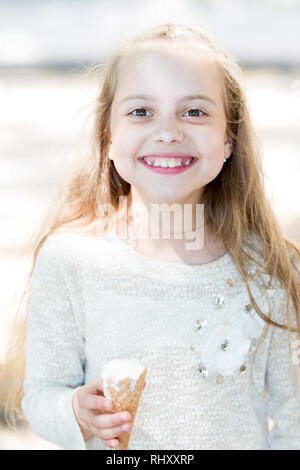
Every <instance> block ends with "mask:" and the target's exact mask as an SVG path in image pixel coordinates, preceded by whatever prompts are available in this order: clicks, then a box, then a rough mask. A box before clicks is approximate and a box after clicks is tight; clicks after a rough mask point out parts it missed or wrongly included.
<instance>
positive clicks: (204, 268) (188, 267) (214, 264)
mask: <svg viewBox="0 0 300 470" xmlns="http://www.w3.org/2000/svg"><path fill="white" fill-rule="evenodd" d="M106 233H107V235H108V237H111V238H112V239H113V240H115V241H116V242H117V243H118V245H119V246H120V248H121V249H123V250H124V251H125V252H127V254H129V255H131V256H133V257H134V258H135V259H136V260H137V261H140V262H143V263H146V264H147V265H148V266H149V267H150V266H152V267H154V268H159V269H163V268H167V269H171V270H178V271H182V272H208V271H211V272H213V271H215V270H218V271H219V270H222V269H224V268H226V267H229V266H231V264H232V257H231V255H230V253H229V252H226V253H225V254H224V255H222V256H221V257H220V258H217V259H216V260H214V261H210V262H208V263H202V264H185V263H176V262H174V263H173V262H171V261H165V260H160V259H157V258H153V257H150V256H147V255H143V254H142V253H139V252H138V251H136V250H135V249H134V248H132V247H131V246H130V245H128V244H127V243H126V242H125V241H124V240H122V238H120V237H119V236H118V234H117V233H116V231H115V230H114V228H111V229H110V230H109V231H108V232H106Z"/></svg>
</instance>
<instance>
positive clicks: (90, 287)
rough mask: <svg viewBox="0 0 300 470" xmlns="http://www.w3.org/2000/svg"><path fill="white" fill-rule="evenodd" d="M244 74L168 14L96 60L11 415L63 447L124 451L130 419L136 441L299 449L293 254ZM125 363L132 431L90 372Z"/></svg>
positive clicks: (31, 310) (44, 240) (42, 242)
mask: <svg viewBox="0 0 300 470" xmlns="http://www.w3.org/2000/svg"><path fill="white" fill-rule="evenodd" d="M242 82H243V76H242V73H241V70H240V68H239V67H238V65H237V64H236V63H235V61H234V59H233V58H232V57H231V56H230V55H229V54H227V53H226V52H224V51H223V50H222V49H221V48H219V47H217V46H216V44H215V43H214V42H213V41H212V39H210V38H209V37H208V35H207V34H206V33H204V32H203V31H200V30H198V29H195V28H190V27H187V26H184V25H178V24H162V25H158V26H156V27H154V28H152V29H151V30H148V31H145V32H144V33H143V34H140V35H138V36H137V37H134V38H133V39H132V40H131V41H129V42H128V43H126V44H125V45H124V47H123V48H122V49H120V50H119V51H117V52H116V53H115V54H114V56H113V57H112V58H111V59H110V60H109V61H108V63H107V64H106V65H105V68H104V69H103V75H102V77H101V86H100V90H99V96H98V98H97V105H96V109H95V121H94V122H95V128H94V142H93V151H92V152H90V153H88V154H87V157H86V158H85V159H84V160H83V161H81V162H80V163H79V164H78V166H77V167H76V168H74V169H73V171H72V173H71V174H70V179H69V180H68V181H67V182H66V183H65V188H64V190H63V193H62V194H63V197H62V200H61V202H60V204H59V205H58V208H57V210H56V212H55V214H54V216H52V217H51V218H50V219H49V218H47V220H45V225H44V226H43V228H42V229H41V233H40V234H39V235H38V238H37V240H36V243H35V251H34V264H33V269H32V272H31V276H32V279H31V288H30V296H29V303H28V319H27V335H26V339H27V341H26V374H25V381H24V384H23V391H24V395H23V397H22V409H23V411H24V413H25V415H26V417H27V419H28V421H29V423H30V425H31V427H32V429H33V430H34V431H35V432H36V433H37V434H39V435H40V436H41V437H43V438H44V439H47V440H49V441H51V442H53V443H56V444H58V445H59V446H61V447H62V448H63V449H99V450H104V449H109V448H117V446H118V437H119V436H120V435H121V434H122V433H124V432H128V430H129V429H132V433H131V440H130V444H129V449H156V450H159V449H177V450H179V449H252V450H253V449H300V430H299V422H300V413H299V399H298V387H297V385H298V381H299V367H298V363H299V360H298V355H297V352H298V351H297V345H298V344H299V343H297V338H298V337H299V310H300V296H299V287H298V285H297V284H298V282H299V269H298V267H297V264H298V262H299V259H300V251H299V249H298V248H297V247H296V246H295V245H294V244H293V243H292V242H290V241H288V240H287V239H285V238H284V237H283V235H282V233H281V231H280V227H279V224H278V222H277V220H276V217H275V215H274V213H273V212H272V209H271V207H270V205H269V202H268V200H267V197H266V195H265V192H264V187H263V178H262V175H263V172H262V167H261V159H260V154H259V151H258V148H257V146H256V140H255V136H254V132H253V129H252V126H251V122H250V118H249V112H248V107H247V103H246V98H245V92H244V90H243V86H242ZM199 206H200V207H204V211H203V212H202V214H203V217H200V220H199V217H197V214H199V212H197V209H198V208H199ZM157 207H159V209H162V215H163V217H164V218H163V221H164V222H165V220H166V215H167V213H168V210H172V212H173V214H174V220H175V219H176V221H177V222H176V223H173V225H171V226H170V227H169V229H165V227H162V228H161V225H160V224H159V223H157V219H155V221H154V222H153V220H154V217H152V216H153V211H154V209H156V208H157ZM186 209H188V210H186ZM52 210H53V208H52ZM128 214H129V215H128ZM183 214H184V216H186V215H187V216H189V222H190V224H189V226H188V227H187V226H186V224H185V223H184V224H182V223H181V224H180V223H179V222H182V220H183V217H182V215H183ZM202 219H203V220H202ZM151 220H152V222H153V223H152V225H151V227H150V228H149V225H150V224H149V222H151ZM178 221H179V222H178ZM165 235H167V236H165ZM191 235H193V236H194V237H196V241H195V240H194V241H193V240H192V237H191ZM131 357H135V358H137V359H138V360H140V361H141V362H142V363H143V364H144V365H145V366H147V370H148V373H147V377H146V384H145V388H144V391H143V394H142V398H141V401H140V405H139V408H138V412H137V415H136V418H135V421H134V423H133V424H132V422H131V416H130V414H129V413H128V412H126V411H124V412H116V413H114V412H113V405H112V403H111V402H110V400H107V399H105V397H104V394H103V388H102V382H101V379H100V372H101V369H102V366H103V364H105V363H106V362H108V361H110V360H112V359H117V358H131ZM268 417H269V418H270V420H269V419H268Z"/></svg>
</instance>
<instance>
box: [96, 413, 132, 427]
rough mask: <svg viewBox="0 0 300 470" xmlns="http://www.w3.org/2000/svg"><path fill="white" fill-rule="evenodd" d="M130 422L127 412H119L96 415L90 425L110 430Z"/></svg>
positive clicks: (129, 415)
mask: <svg viewBox="0 0 300 470" xmlns="http://www.w3.org/2000/svg"><path fill="white" fill-rule="evenodd" d="M130 421H131V414H130V413H129V412H128V411H121V412H119V413H112V414H100V415H96V416H94V418H93V420H92V425H93V426H94V427H95V428H98V429H102V428H112V427H114V426H120V425H121V424H123V423H128V422H130Z"/></svg>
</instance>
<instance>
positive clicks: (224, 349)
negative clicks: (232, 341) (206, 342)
mask: <svg viewBox="0 0 300 470" xmlns="http://www.w3.org/2000/svg"><path fill="white" fill-rule="evenodd" d="M221 349H222V351H227V349H228V341H227V339H225V341H224V342H223V343H222V344H221Z"/></svg>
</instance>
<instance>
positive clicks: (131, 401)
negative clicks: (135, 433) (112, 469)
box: [102, 359, 147, 450]
mask: <svg viewBox="0 0 300 470" xmlns="http://www.w3.org/2000/svg"><path fill="white" fill-rule="evenodd" d="M116 361H122V362H119V363H118V364H120V365H121V364H122V369H120V370H122V376H120V375H118V373H119V371H118V373H117V372H116V368H115V364H116V363H117V362H116ZM129 361H131V360H114V361H111V364H112V365H113V367H112V368H111V372H110V369H109V368H108V366H109V363H108V364H106V366H105V367H106V370H105V374H102V379H103V390H104V395H105V396H106V397H107V398H109V399H110V400H112V401H113V403H114V409H113V411H112V413H115V412H119V411H128V412H129V413H130V414H131V423H132V427H131V430H130V431H128V432H126V433H123V434H121V436H119V437H118V439H119V447H118V450H127V449H128V445H129V440H130V436H131V432H132V430H133V425H134V419H135V416H136V412H137V409H138V405H139V401H140V398H141V395H142V391H143V389H144V381H145V376H146V373H147V368H146V367H144V366H142V365H141V364H139V363H138V361H137V360H136V359H134V360H132V361H133V362H129ZM127 364H128V366H130V367H129V368H128V369H126V366H127ZM133 366H134V373H133ZM126 371H127V372H126ZM110 374H111V375H110ZM126 374H127V376H126Z"/></svg>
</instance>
